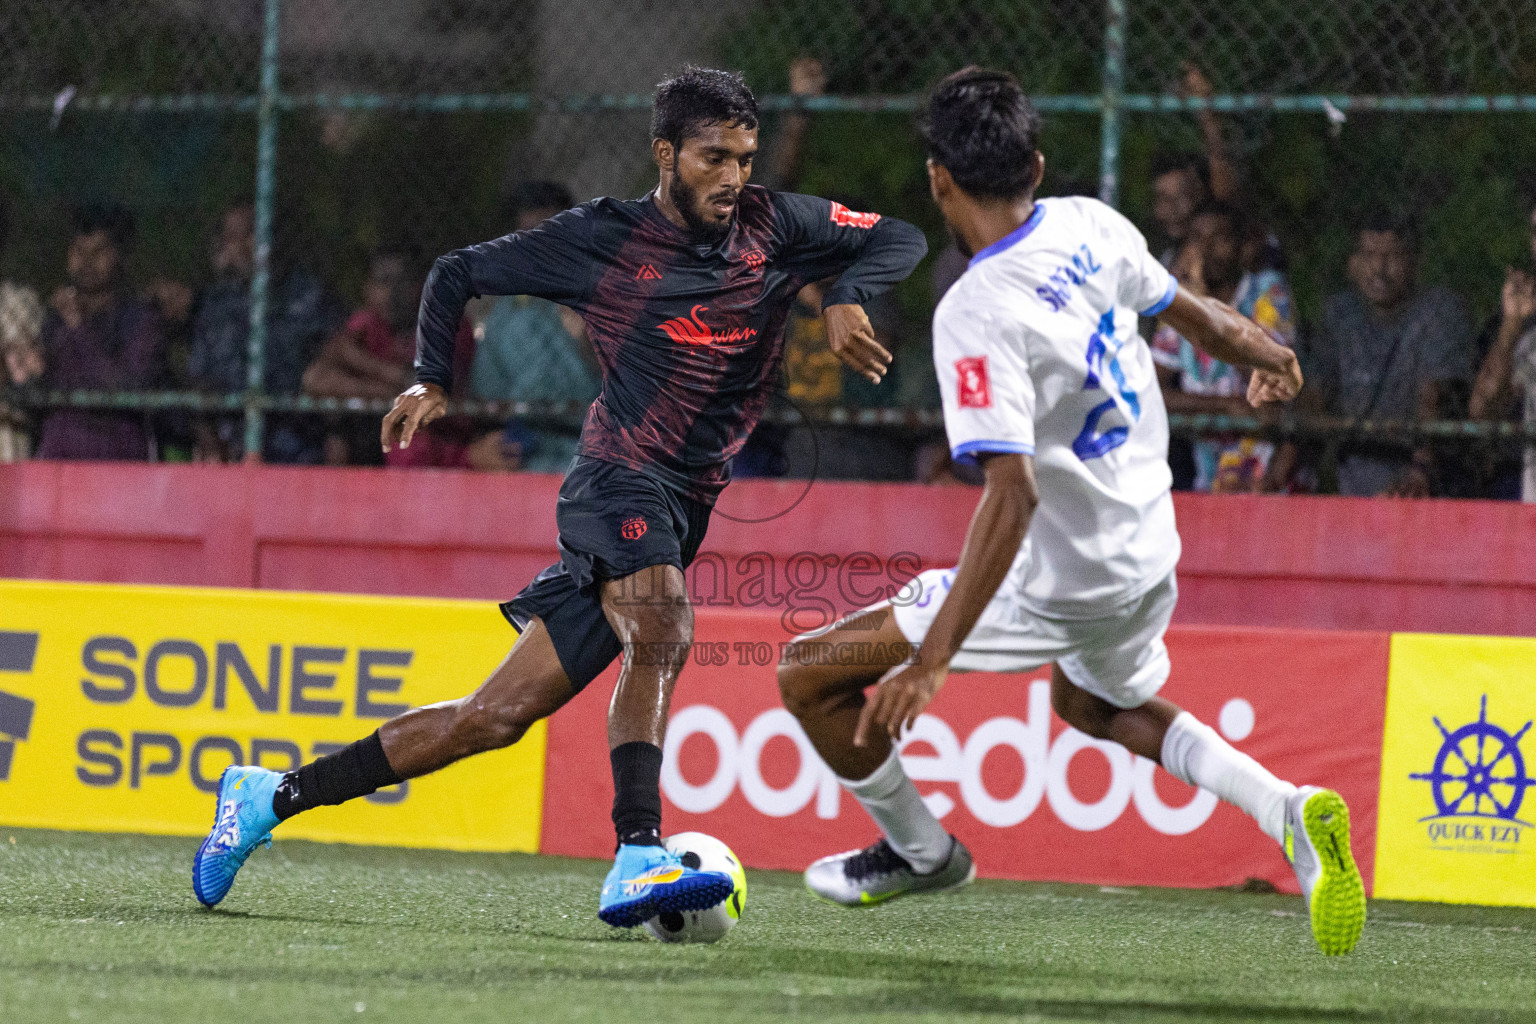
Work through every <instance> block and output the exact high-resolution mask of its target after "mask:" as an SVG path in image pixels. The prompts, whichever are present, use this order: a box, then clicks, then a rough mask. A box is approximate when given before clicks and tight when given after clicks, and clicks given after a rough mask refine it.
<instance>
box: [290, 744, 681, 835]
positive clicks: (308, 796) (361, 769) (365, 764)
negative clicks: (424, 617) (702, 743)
mask: <svg viewBox="0 0 1536 1024" xmlns="http://www.w3.org/2000/svg"><path fill="white" fill-rule="evenodd" d="M657 777H658V778H660V775H659V774H658V776H657ZM400 781H401V780H400V776H398V775H396V774H395V770H394V769H393V768H391V767H390V766H389V759H388V758H386V757H385V756H384V744H383V743H382V742H381V741H380V740H379V734H378V733H377V732H374V733H373V734H372V735H370V736H367V737H364V738H363V739H360V740H358V741H357V742H356V743H353V744H351V745H350V746H346V747H342V748H341V749H340V750H338V751H336V753H334V754H327V755H325V756H324V757H322V758H320V759H319V760H318V761H311V762H310V763H309V764H306V765H305V766H304V767H302V768H300V769H299V770H298V771H292V772H288V773H287V774H286V775H284V776H283V779H282V781H281V782H279V783H278V784H277V792H275V793H273V794H272V812H273V813H274V814H276V815H277V820H278V821H283V820H286V819H288V818H291V817H293V816H294V815H295V814H298V813H299V812H300V811H307V810H309V809H310V808H311V807H320V806H321V805H323V804H341V803H346V802H347V801H348V800H352V799H355V798H357V797H360V796H367V795H368V794H369V793H373V792H375V791H377V790H380V789H383V788H384V787H385V786H394V785H398V784H399V783H400Z"/></svg>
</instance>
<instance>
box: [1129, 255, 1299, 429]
mask: <svg viewBox="0 0 1536 1024" xmlns="http://www.w3.org/2000/svg"><path fill="white" fill-rule="evenodd" d="M1159 316H1160V317H1161V318H1162V319H1163V320H1164V321H1166V322H1167V323H1168V324H1169V325H1170V326H1172V327H1173V329H1174V330H1176V331H1178V332H1179V333H1180V334H1182V335H1184V337H1186V338H1188V339H1189V340H1190V341H1191V342H1192V343H1193V344H1194V345H1195V346H1196V347H1197V348H1199V349H1201V350H1202V351H1204V352H1206V353H1207V354H1208V355H1210V356H1212V357H1213V358H1215V359H1219V360H1221V361H1222V362H1224V363H1227V364H1228V365H1230V366H1237V367H1241V368H1243V369H1247V370H1252V371H1253V376H1252V377H1250V378H1249V380H1248V404H1249V405H1252V406H1255V407H1257V406H1260V405H1263V404H1264V403H1265V402H1289V401H1290V400H1291V399H1293V398H1295V397H1296V395H1297V393H1298V392H1300V391H1301V384H1302V380H1301V364H1300V363H1298V362H1297V360H1296V353H1295V352H1292V351H1291V350H1290V349H1288V348H1286V347H1285V346H1284V345H1281V344H1280V343H1279V342H1277V341H1275V340H1274V339H1273V338H1271V337H1270V336H1269V334H1268V332H1266V331H1265V330H1264V328H1262V327H1260V326H1259V325H1258V324H1256V323H1254V322H1253V321H1252V320H1249V319H1248V318H1247V317H1245V316H1243V315H1242V314H1241V313H1239V312H1238V311H1237V310H1235V309H1233V308H1232V307H1231V306H1229V305H1227V304H1226V303H1225V302H1222V301H1221V300H1220V299H1215V298H1212V297H1210V296H1208V295H1206V296H1201V295H1196V294H1194V293H1193V292H1191V291H1190V290H1189V289H1187V288H1185V287H1184V286H1183V285H1180V286H1179V290H1178V293H1177V294H1176V295H1175V296H1174V298H1173V301H1172V302H1171V303H1170V304H1169V305H1168V307H1167V309H1165V310H1163V311H1162V312H1161V313H1160V314H1159Z"/></svg>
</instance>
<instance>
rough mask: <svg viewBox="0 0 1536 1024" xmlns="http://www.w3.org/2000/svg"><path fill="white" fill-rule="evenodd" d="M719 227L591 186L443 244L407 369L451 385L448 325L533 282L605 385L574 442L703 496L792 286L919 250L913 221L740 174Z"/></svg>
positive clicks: (743, 423) (881, 269)
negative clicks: (472, 238)
mask: <svg viewBox="0 0 1536 1024" xmlns="http://www.w3.org/2000/svg"><path fill="white" fill-rule="evenodd" d="M736 211H737V212H736V218H735V220H734V222H733V224H732V227H731V229H730V231H729V232H728V233H727V234H726V235H725V237H724V238H722V239H720V240H718V241H711V242H704V241H701V240H700V239H699V238H698V236H696V235H692V234H690V233H689V232H687V231H685V230H684V229H682V228H679V227H678V226H676V225H675V224H673V223H672V222H671V221H669V220H667V218H666V217H665V216H663V215H662V213H661V211H660V210H658V209H657V208H656V203H655V201H654V198H653V196H650V195H648V196H646V197H645V198H643V199H636V200H628V201H624V200H618V199H594V200H593V201H592V202H590V203H585V204H583V205H581V206H578V207H576V208H575V209H572V210H567V211H565V212H564V213H562V214H559V215H558V216H555V217H552V218H551V219H549V220H547V221H545V222H544V223H543V224H541V225H539V226H538V227H536V228H533V229H531V230H528V231H519V232H516V233H515V234H511V235H507V236H505V237H504V238H498V239H496V240H495V241H492V242H484V243H482V244H480V245H472V246H469V247H468V248H465V249H459V250H457V251H455V252H451V253H449V254H448V255H446V256H444V257H442V258H441V259H439V260H438V261H437V263H436V264H435V265H434V266H433V268H432V273H431V274H430V275H429V276H428V278H427V284H426V289H425V291H424V292H423V294H422V300H421V315H420V320H419V322H418V325H417V332H416V379H417V380H418V381H419V382H421V383H429V384H437V385H439V386H440V387H442V388H443V390H445V391H447V390H449V389H450V387H451V385H452V383H453V351H454V335H455V332H456V330H457V327H458V323H459V319H460V317H461V316H462V315H463V312H464V305H465V303H466V302H467V301H468V300H469V299H470V298H471V297H472V296H478V295H536V296H539V297H541V298H545V299H550V300H552V301H554V302H558V303H561V304H563V305H566V306H569V307H571V308H572V309H574V310H576V311H577V312H579V313H580V314H581V316H582V319H583V320H584V321H585V322H586V325H587V332H588V334H589V335H590V337H591V339H592V345H593V348H594V349H595V350H596V353H597V359H598V363H599V366H600V367H601V370H602V376H603V386H602V392H601V393H600V394H599V395H598V397H597V400H596V401H595V402H593V403H592V407H591V409H590V410H589V411H588V413H587V419H586V423H585V424H584V426H583V428H582V432H581V445H580V449H579V450H580V452H581V454H582V455H585V456H588V457H590V458H594V459H600V460H603V461H606V462H614V463H618V464H619V465H623V466H628V467H630V468H632V469H635V470H638V471H640V472H643V473H645V474H647V475H648V476H651V477H652V478H653V479H656V480H657V481H658V482H660V483H662V484H664V485H666V486H669V487H672V488H674V489H676V490H677V491H679V492H681V493H683V494H685V495H686V496H688V497H690V498H693V499H694V500H697V501H703V502H706V503H713V502H714V500H715V498H716V497H717V496H718V495H719V493H720V490H721V489H722V488H723V487H724V486H725V484H726V482H727V480H729V478H730V460H731V458H732V456H734V455H735V454H736V452H737V451H738V450H739V449H740V448H741V446H742V444H743V443H745V441H746V439H747V435H748V434H750V433H751V432H752V428H753V427H754V426H756V425H757V421H758V419H759V418H760V417H761V416H762V413H763V409H764V408H765V407H766V405H767V403H768V399H769V397H770V394H771V392H772V390H773V386H774V382H775V379H776V377H777V374H778V370H779V365H780V360H781V358H782V354H783V345H784V322H785V319H786V318H787V317H788V315H789V310H790V307H791V304H792V303H793V301H794V298H795V295H796V293H797V292H798V291H799V290H800V288H801V287H802V286H803V285H805V284H807V283H808V282H812V281H820V280H822V279H823V278H828V277H832V276H833V275H841V276H839V277H838V280H837V282H836V283H835V284H834V285H832V286H831V287H830V288H829V289H828V290H827V292H826V298H825V300H824V301H825V305H832V304H834V303H848V302H851V303H863V302H867V301H868V300H869V299H870V298H872V297H873V296H875V295H878V294H880V293H881V292H883V291H885V290H886V289H888V288H889V287H890V286H891V285H893V284H895V283H896V282H897V281H900V280H902V279H903V278H905V277H906V276H907V275H908V274H910V273H911V272H912V269H913V268H914V267H916V266H917V264H918V262H919V261H920V260H921V259H922V258H923V255H924V253H926V252H927V248H928V246H927V242H926V241H925V240H924V238H923V235H922V233H921V232H920V231H918V230H917V228H915V227H913V226H912V225H910V224H906V223H904V222H902V221H899V220H894V219H892V218H890V217H881V216H880V215H879V214H874V213H858V212H855V211H852V210H849V209H848V208H846V207H844V206H842V205H840V204H838V203H833V202H829V201H827V200H825V199H817V198H814V197H812V196H803V195H794V194H792V193H787V192H773V191H770V190H768V189H765V188H759V187H757V186H752V185H749V186H747V187H746V188H744V189H743V190H742V191H741V193H740V194H739V197H738V199H737V207H736Z"/></svg>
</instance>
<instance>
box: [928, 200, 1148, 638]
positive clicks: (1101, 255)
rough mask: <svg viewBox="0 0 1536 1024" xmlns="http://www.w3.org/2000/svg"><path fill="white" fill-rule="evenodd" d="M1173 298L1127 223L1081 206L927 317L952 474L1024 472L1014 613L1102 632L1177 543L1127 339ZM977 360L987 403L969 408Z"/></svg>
mask: <svg viewBox="0 0 1536 1024" xmlns="http://www.w3.org/2000/svg"><path fill="white" fill-rule="evenodd" d="M1176 292H1177V287H1176V285H1175V283H1174V282H1173V279H1172V277H1171V275H1170V274H1169V273H1168V270H1167V269H1166V268H1165V267H1163V266H1162V265H1161V264H1160V263H1158V261H1157V260H1156V258H1155V257H1153V256H1152V254H1151V253H1150V252H1149V251H1148V249H1147V244H1146V240H1145V238H1143V237H1142V235H1141V233H1140V232H1139V231H1137V230H1136V229H1135V227H1134V226H1133V225H1132V224H1131V223H1130V222H1129V221H1127V220H1126V219H1125V218H1124V217H1123V216H1122V215H1120V214H1119V213H1117V212H1116V211H1115V210H1113V209H1111V208H1110V207H1108V206H1106V205H1104V204H1103V203H1100V202H1099V201H1097V200H1094V199H1089V198H1086V197H1063V198H1057V199H1045V200H1041V201H1039V202H1038V203H1037V206H1036V212H1035V213H1034V214H1033V215H1032V216H1031V217H1030V218H1029V220H1027V221H1026V222H1025V223H1024V224H1023V225H1021V226H1020V228H1019V229H1018V230H1016V231H1015V232H1013V233H1012V234H1010V235H1008V236H1005V238H1004V239H1002V240H1000V242H998V243H995V244H994V245H993V246H990V247H988V248H986V249H983V250H982V251H981V252H979V253H978V255H977V257H976V258H975V259H974V260H973V262H972V265H971V266H970V267H969V268H968V269H967V270H966V272H965V274H963V275H962V276H961V278H960V280H959V281H957V282H956V283H955V285H954V287H952V288H951V289H950V291H949V292H948V293H947V294H946V295H945V296H944V298H943V300H941V302H940V303H939V308H938V310H937V311H936V312H935V315H934V368H935V370H936V372H937V373H938V376H939V382H940V388H941V394H942V396H943V400H944V424H945V431H946V433H947V434H948V435H949V444H950V454H951V456H952V457H953V458H954V459H955V460H956V461H968V460H975V459H977V458H978V456H980V455H982V454H983V453H991V454H1008V453H1015V454H1022V455H1026V456H1029V457H1031V458H1033V460H1034V470H1035V476H1036V479H1037V480H1038V482H1039V489H1040V494H1041V502H1040V507H1039V508H1038V509H1037V510H1036V512H1035V517H1034V520H1033V521H1032V522H1031V524H1030V527H1029V541H1028V543H1029V547H1030V551H1031V559H1030V563H1029V568H1028V570H1027V572H1024V573H1023V574H1022V576H1021V578H1020V579H1019V580H1016V581H1014V582H1012V583H1011V584H1010V585H1011V586H1014V587H1016V588H1018V591H1019V593H1018V597H1019V598H1020V600H1022V602H1023V603H1024V604H1025V606H1027V607H1029V608H1031V609H1032V610H1034V611H1036V612H1038V613H1040V614H1047V615H1052V616H1055V617H1059V618H1064V619H1070V618H1097V617H1100V616H1103V615H1105V614H1109V613H1112V612H1113V611H1115V610H1116V609H1119V608H1124V607H1126V606H1127V605H1128V604H1129V602H1131V601H1134V600H1136V599H1138V598H1139V597H1140V596H1141V595H1143V594H1146V593H1147V592H1149V591H1150V590H1151V589H1152V588H1153V587H1155V586H1157V585H1158V584H1159V583H1160V582H1161V581H1162V580H1164V579H1166V578H1167V576H1168V574H1169V572H1170V571H1172V569H1173V567H1174V565H1175V564H1176V562H1177V560H1178V553H1179V541H1178V533H1177V530H1176V528H1175V524H1174V515H1173V502H1172V500H1171V498H1170V497H1169V493H1168V492H1169V485H1170V483H1171V474H1170V472H1169V469H1168V457H1167V451H1168V449H1167V445H1168V426H1167V419H1166V417H1165V415H1164V409H1163V402H1162V396H1161V394H1160V392H1159V391H1158V385H1157V375H1156V372H1155V369H1154V367H1153V365H1152V355H1151V351H1150V350H1149V349H1148V347H1147V345H1146V342H1145V341H1143V340H1142V339H1141V338H1140V337H1139V336H1138V335H1137V331H1136V325H1137V318H1138V315H1147V316H1153V315H1156V314H1158V313H1160V312H1162V311H1163V310H1164V309H1166V308H1167V305H1168V303H1170V302H1171V301H1173V297H1174V295H1175V294H1176ZM982 360H985V365H986V382H987V398H988V400H989V401H988V402H987V404H985V405H982V404H980V403H978V402H976V401H975V395H976V393H977V389H976V388H975V386H974V378H975V376H976V373H975V368H976V367H978V366H980V365H981V361H982Z"/></svg>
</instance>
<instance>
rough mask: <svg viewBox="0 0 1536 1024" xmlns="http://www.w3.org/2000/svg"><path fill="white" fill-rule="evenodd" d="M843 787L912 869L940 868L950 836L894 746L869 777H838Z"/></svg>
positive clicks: (948, 846) (926, 871) (928, 869)
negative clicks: (907, 770) (915, 784)
mask: <svg viewBox="0 0 1536 1024" xmlns="http://www.w3.org/2000/svg"><path fill="white" fill-rule="evenodd" d="M837 781H838V782H841V783H842V784H843V788H844V789H846V790H847V791H848V792H849V793H852V794H853V796H854V798H855V799H857V800H858V801H859V803H861V804H863V805H864V809H865V810H866V811H868V812H869V816H870V817H871V818H874V819H875V824H876V825H879V826H880V830H881V831H882V832H884V833H885V838H886V841H887V842H889V843H890V844H891V849H893V850H895V851H896V852H897V853H899V854H901V856H902V859H903V860H905V861H906V862H907V863H908V864H911V865H912V870H914V871H916V872H917V873H918V874H920V875H926V874H929V873H931V872H934V871H937V870H939V868H941V867H943V866H944V862H945V861H946V860H947V859H948V858H949V851H950V838H949V833H948V832H946V831H944V826H943V825H941V824H939V819H938V818H935V817H934V816H933V812H932V811H930V810H929V809H928V805H927V804H925V803H923V798H922V797H921V796H919V795H918V792H917V787H916V786H914V785H912V780H911V779H909V778H907V773H906V771H905V770H904V769H903V768H902V767H901V758H899V757H897V756H896V748H895V747H894V746H893V747H892V748H891V756H890V757H888V758H886V759H885V763H884V764H882V765H881V766H880V767H879V768H876V769H875V770H874V771H873V772H871V773H870V775H869V778H867V779H860V780H859V781H857V782H854V781H852V780H849V779H844V778H839V779H838V780H837Z"/></svg>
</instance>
